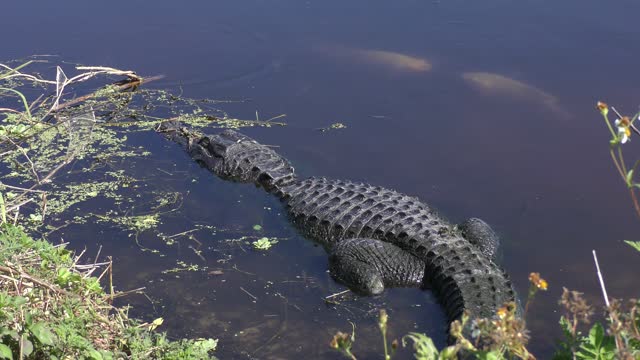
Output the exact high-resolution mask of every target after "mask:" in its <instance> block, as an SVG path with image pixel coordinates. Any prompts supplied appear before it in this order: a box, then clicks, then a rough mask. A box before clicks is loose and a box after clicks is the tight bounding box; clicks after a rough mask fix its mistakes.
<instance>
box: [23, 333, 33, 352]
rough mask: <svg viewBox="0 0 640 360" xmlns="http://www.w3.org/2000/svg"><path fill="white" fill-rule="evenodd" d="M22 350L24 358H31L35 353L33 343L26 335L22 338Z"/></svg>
mask: <svg viewBox="0 0 640 360" xmlns="http://www.w3.org/2000/svg"><path fill="white" fill-rule="evenodd" d="M20 349H22V354H24V356H29V355H31V353H32V352H33V343H32V342H31V341H29V339H27V337H26V336H25V335H24V334H22V336H21V337H20Z"/></svg>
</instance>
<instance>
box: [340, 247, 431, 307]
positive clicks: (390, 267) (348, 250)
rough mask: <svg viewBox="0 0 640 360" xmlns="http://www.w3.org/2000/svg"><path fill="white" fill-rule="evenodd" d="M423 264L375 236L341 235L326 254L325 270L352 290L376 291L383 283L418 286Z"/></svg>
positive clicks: (386, 285)
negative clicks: (339, 239) (327, 263)
mask: <svg viewBox="0 0 640 360" xmlns="http://www.w3.org/2000/svg"><path fill="white" fill-rule="evenodd" d="M424 270H425V264H424V262H423V261H422V260H420V259H418V258H417V257H415V256H413V255H411V254H409V253H408V252H406V251H404V250H402V249H400V248H399V247H397V246H395V245H393V244H391V243H388V242H384V241H381V240H376V239H363V238H356V239H345V240H343V241H340V242H339V243H338V244H337V245H336V246H335V247H334V248H333V250H332V251H331V254H330V256H329V272H330V273H331V276H332V277H333V278H334V279H335V280H336V281H338V282H340V283H342V284H344V285H346V286H347V287H349V288H350V289H351V290H353V291H354V292H356V293H360V294H364V295H377V294H380V293H382V291H384V288H385V287H422V286H423V283H424Z"/></svg>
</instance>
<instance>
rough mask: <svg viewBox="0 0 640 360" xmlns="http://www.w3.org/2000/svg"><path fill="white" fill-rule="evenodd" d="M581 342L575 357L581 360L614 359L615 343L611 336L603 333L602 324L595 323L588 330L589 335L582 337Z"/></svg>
mask: <svg viewBox="0 0 640 360" xmlns="http://www.w3.org/2000/svg"><path fill="white" fill-rule="evenodd" d="M581 342H582V344H581V345H580V348H579V349H578V352H577V353H576V358H578V359H583V360H614V359H615V352H616V345H615V341H614V339H613V337H611V336H607V335H605V333H604V329H603V328H602V325H600V324H599V323H596V324H595V325H593V327H592V328H591V330H590V331H589V336H588V337H585V338H582V341H581Z"/></svg>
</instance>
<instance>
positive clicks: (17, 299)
mask: <svg viewBox="0 0 640 360" xmlns="http://www.w3.org/2000/svg"><path fill="white" fill-rule="evenodd" d="M26 303H27V298H26V297H24V296H16V297H15V298H13V306H21V305H24V304H26Z"/></svg>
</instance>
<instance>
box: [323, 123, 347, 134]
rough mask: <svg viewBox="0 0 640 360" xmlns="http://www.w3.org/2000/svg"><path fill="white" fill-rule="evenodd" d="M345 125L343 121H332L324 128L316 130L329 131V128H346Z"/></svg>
mask: <svg viewBox="0 0 640 360" xmlns="http://www.w3.org/2000/svg"><path fill="white" fill-rule="evenodd" d="M346 128H347V125H345V124H343V123H334V124H331V125H329V126H327V127H324V128H319V129H318V130H320V131H322V132H325V131H329V130H339V129H346Z"/></svg>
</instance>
